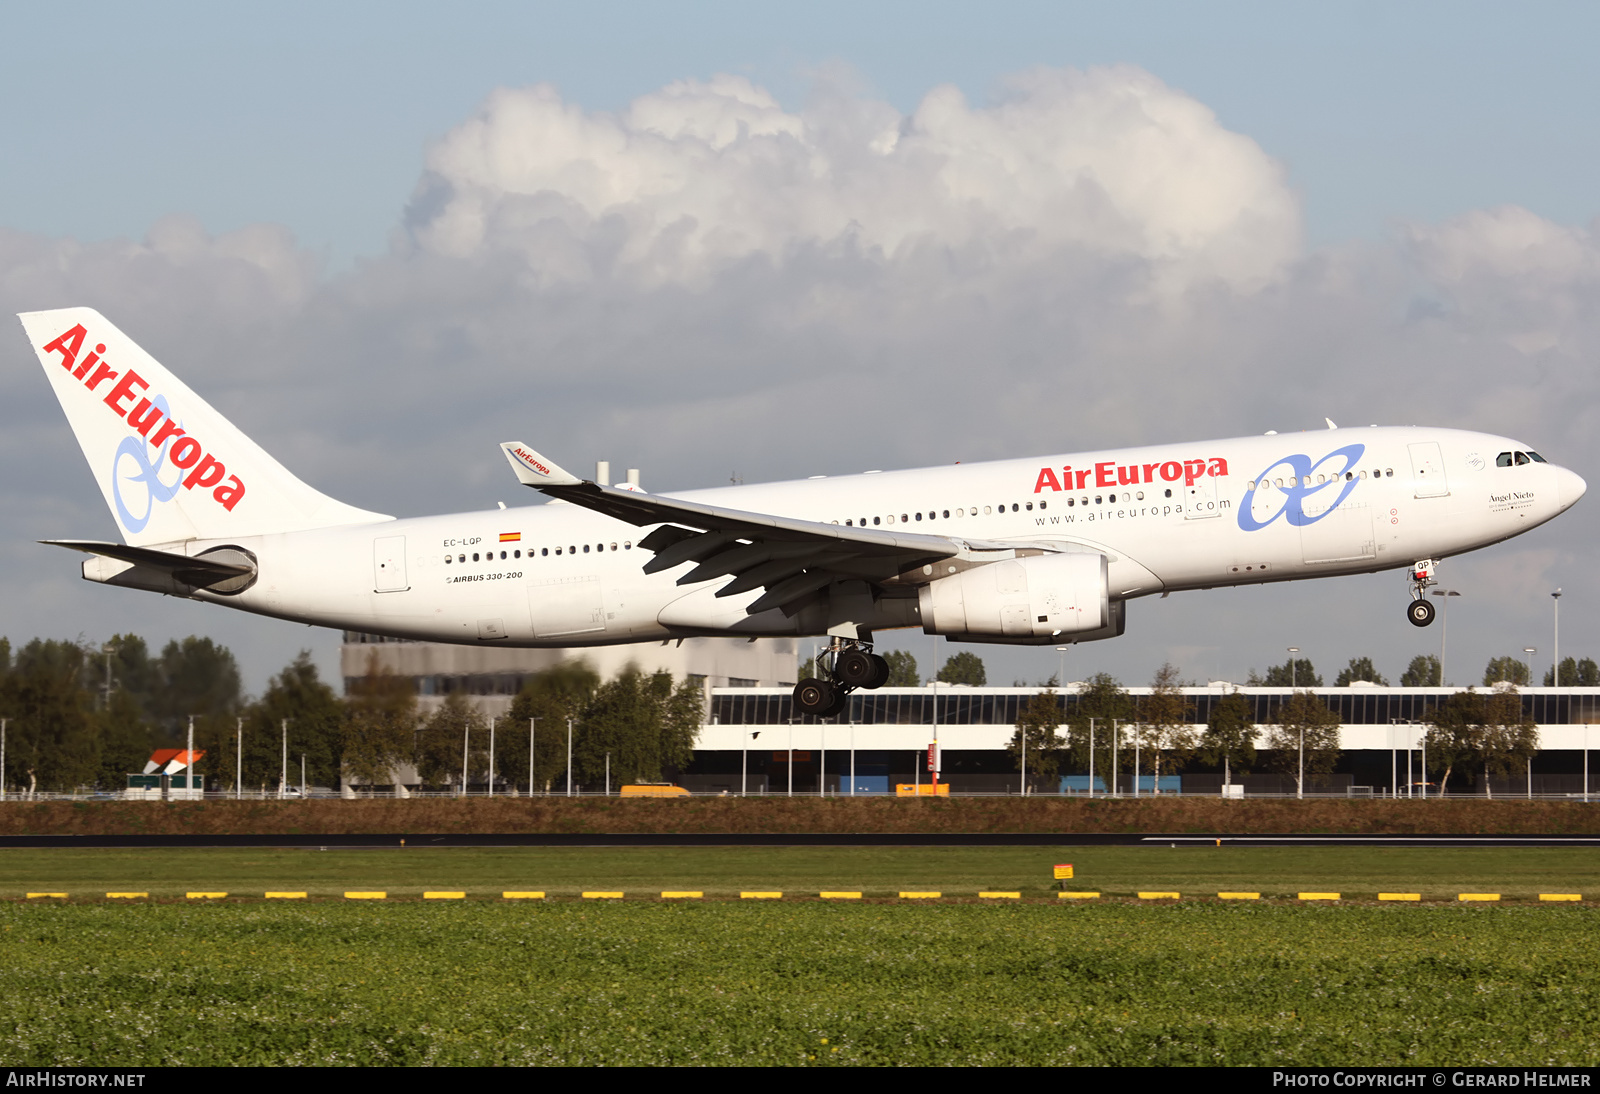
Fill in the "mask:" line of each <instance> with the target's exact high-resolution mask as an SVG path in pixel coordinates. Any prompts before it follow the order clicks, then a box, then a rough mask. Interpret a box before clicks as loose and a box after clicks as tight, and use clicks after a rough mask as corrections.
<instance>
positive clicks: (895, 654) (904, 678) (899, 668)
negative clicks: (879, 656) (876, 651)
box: [883, 650, 922, 688]
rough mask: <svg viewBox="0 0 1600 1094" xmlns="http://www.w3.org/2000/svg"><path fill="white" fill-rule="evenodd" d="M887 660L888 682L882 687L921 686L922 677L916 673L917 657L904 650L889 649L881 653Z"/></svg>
mask: <svg viewBox="0 0 1600 1094" xmlns="http://www.w3.org/2000/svg"><path fill="white" fill-rule="evenodd" d="M883 659H884V660H885V661H887V662H889V682H888V683H887V684H885V685H884V687H890V688H915V687H920V686H922V677H920V676H918V675H917V659H916V658H915V657H913V656H911V654H910V653H909V652H908V651H906V650H890V651H889V652H888V653H886V654H884V655H883Z"/></svg>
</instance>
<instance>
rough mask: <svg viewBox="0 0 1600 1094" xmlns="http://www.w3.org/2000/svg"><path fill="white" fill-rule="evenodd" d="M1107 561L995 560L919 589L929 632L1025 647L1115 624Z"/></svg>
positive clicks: (1083, 556) (1076, 556)
mask: <svg viewBox="0 0 1600 1094" xmlns="http://www.w3.org/2000/svg"><path fill="white" fill-rule="evenodd" d="M1106 571H1107V563H1106V557H1105V556H1104V555H1100V554H1089V553H1087V552H1082V553H1080V552H1072V553H1066V554H1050V555H1030V556H1029V557H1027V558H1017V559H1007V560H1006V561H1004V562H991V563H989V564H988V565H986V566H978V567H975V568H973V569H971V570H965V571H963V572H961V573H959V574H955V575H954V576H951V577H942V578H940V579H939V580H937V581H934V582H931V583H929V584H927V585H924V586H922V587H921V588H920V589H919V590H918V592H917V603H918V605H919V607H920V608H921V610H922V629H923V630H924V631H925V632H927V633H928V634H943V635H972V636H974V637H978V636H985V637H989V638H992V639H998V640H1000V641H1006V640H1008V639H1009V640H1012V641H1018V642H1027V641H1030V640H1039V639H1049V638H1055V637H1059V636H1062V635H1069V636H1070V635H1075V634H1082V633H1084V632H1087V631H1098V630H1102V629H1104V628H1106V627H1108V626H1110V625H1111V622H1112V619H1111V615H1112V613H1111V592H1110V587H1109V585H1108V583H1107V580H1106Z"/></svg>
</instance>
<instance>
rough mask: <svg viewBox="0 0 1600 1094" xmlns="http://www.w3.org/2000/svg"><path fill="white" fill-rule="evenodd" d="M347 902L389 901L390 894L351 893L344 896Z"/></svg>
mask: <svg viewBox="0 0 1600 1094" xmlns="http://www.w3.org/2000/svg"><path fill="white" fill-rule="evenodd" d="M344 898H345V899H346V900H387V899H388V898H389V894H388V893H367V892H349V893H346V894H344Z"/></svg>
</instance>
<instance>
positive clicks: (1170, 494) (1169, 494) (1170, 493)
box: [1166, 490, 1172, 498]
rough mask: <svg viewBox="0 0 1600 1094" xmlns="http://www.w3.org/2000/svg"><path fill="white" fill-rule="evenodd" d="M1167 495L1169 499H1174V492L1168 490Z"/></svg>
mask: <svg viewBox="0 0 1600 1094" xmlns="http://www.w3.org/2000/svg"><path fill="white" fill-rule="evenodd" d="M1166 495H1167V497H1169V498H1170V497H1172V491H1171V490H1168V491H1167V492H1166Z"/></svg>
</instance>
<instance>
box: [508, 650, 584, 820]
mask: <svg viewBox="0 0 1600 1094" xmlns="http://www.w3.org/2000/svg"><path fill="white" fill-rule="evenodd" d="M599 686H600V677H599V676H598V675H597V674H596V673H595V671H594V670H593V669H592V668H590V667H589V665H588V664H587V663H586V662H584V661H563V662H562V663H561V664H558V665H556V666H554V667H552V668H548V669H545V670H544V671H543V672H539V673H535V674H534V675H532V676H530V677H528V679H527V680H526V681H524V683H523V685H522V691H521V692H519V693H518V695H517V697H516V699H514V700H512V703H511V713H510V714H509V715H508V716H507V717H506V722H505V725H506V732H505V735H504V737H501V738H499V740H504V741H505V745H504V749H505V752H504V757H505V758H504V760H500V759H498V758H497V760H496V766H497V767H499V768H500V771H501V772H502V773H503V774H504V776H505V778H506V779H507V780H508V781H509V782H510V783H511V784H512V785H513V786H519V785H521V784H522V783H523V781H524V780H525V779H526V778H527V771H528V741H527V738H526V737H525V736H524V734H525V731H526V730H527V729H528V728H529V719H531V718H537V719H538V721H536V722H534V723H533V725H532V729H533V750H534V764H533V767H534V772H533V786H530V787H529V788H528V792H529V793H530V794H531V793H532V792H533V789H534V787H538V788H541V789H544V790H549V788H550V786H551V784H552V783H553V782H554V781H555V780H556V779H558V778H560V777H561V775H562V773H563V772H565V771H566V769H567V719H568V718H569V717H570V718H572V719H573V721H574V722H576V721H579V720H581V718H582V717H583V711H584V708H585V707H587V706H588V705H589V700H590V699H591V698H592V697H593V696H594V693H595V690H596V689H597V688H599Z"/></svg>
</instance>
